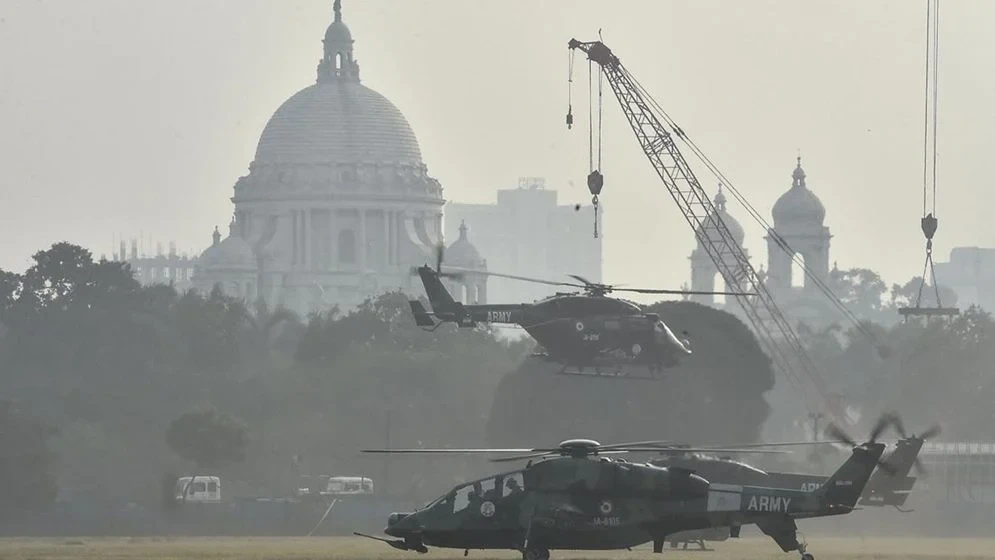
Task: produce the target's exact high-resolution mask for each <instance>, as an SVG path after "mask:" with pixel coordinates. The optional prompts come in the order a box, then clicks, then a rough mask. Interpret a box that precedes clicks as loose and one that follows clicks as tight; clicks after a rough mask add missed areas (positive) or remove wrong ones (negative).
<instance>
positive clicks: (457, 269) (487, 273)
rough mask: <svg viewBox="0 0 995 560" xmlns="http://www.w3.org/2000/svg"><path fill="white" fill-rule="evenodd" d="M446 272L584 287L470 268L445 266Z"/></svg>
mask: <svg viewBox="0 0 995 560" xmlns="http://www.w3.org/2000/svg"><path fill="white" fill-rule="evenodd" d="M446 270H451V271H454V272H457V273H473V274H479V275H481V276H494V277H495V278H508V279H510V280H521V281H523V282H534V283H536V284H546V285H547V286H569V287H571V288H585V287H586V286H584V285H581V284H574V283H572V282H555V281H553V280H543V279H541V278H530V277H528V276H518V275H517V274H505V273H503V272H490V271H488V270H473V269H470V268H462V267H458V266H447V267H446Z"/></svg>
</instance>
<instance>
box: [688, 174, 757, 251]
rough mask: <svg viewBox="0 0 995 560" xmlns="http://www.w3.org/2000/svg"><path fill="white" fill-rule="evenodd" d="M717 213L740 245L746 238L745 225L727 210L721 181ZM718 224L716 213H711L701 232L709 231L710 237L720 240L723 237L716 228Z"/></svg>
mask: <svg viewBox="0 0 995 560" xmlns="http://www.w3.org/2000/svg"><path fill="white" fill-rule="evenodd" d="M715 213H716V214H718V216H719V220H721V221H722V223H723V224H725V226H726V229H728V230H729V233H730V234H732V238H733V239H735V240H736V243H739V244H740V245H742V244H743V241H744V240H745V239H746V231H745V230H743V226H742V225H740V223H739V220H737V219H736V218H733V217H732V215H730V214H729V212H728V211H727V210H726V195H725V193H723V192H722V184H721V183H719V192H718V193H716V195H715ZM716 227H717V225H716V222H715V215H714V214H713V215H710V216H708V217H707V218H705V221H704V222H703V223H702V224H701V228H700V229H699V232H703V231H707V232H708V233H707V234H706V235H708V237H709V238H710V239H712V240H714V241H715V242H719V241H720V240H721V238H720V237H719V234H718V232H717V231H714V230H715V229H716ZM699 244H700V242H699Z"/></svg>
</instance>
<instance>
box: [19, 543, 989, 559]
mask: <svg viewBox="0 0 995 560" xmlns="http://www.w3.org/2000/svg"><path fill="white" fill-rule="evenodd" d="M712 545H713V547H714V549H715V551H714V552H692V551H683V550H671V549H669V548H667V549H665V550H664V553H663V555H661V556H657V555H654V554H652V552H651V551H650V549H649V548H639V549H635V550H633V551H631V552H629V551H625V550H622V551H613V552H565V551H564V552H558V551H554V552H553V559H554V560H556V559H560V558H563V559H572V560H579V559H591V560H597V559H602V558H612V559H616V558H618V559H632V560H660V559H667V558H679V559H682V560H690V559H702V560H727V559H728V560H732V559H736V560H760V559H767V558H771V559H781V558H783V559H785V560H795V559H797V558H798V555H797V553H790V554H786V553H782V552H781V550H780V549H779V548H777V545H775V544H774V543H773V541H771V540H770V539H765V538H744V539H738V540H733V541H727V542H720V543H712ZM809 551H810V552H812V553H813V554H814V555H815V557H816V559H817V560H827V559H843V560H864V559H866V560H871V559H874V560H879V559H882V560H883V559H887V558H914V559H917V560H925V559H931V558H935V559H940V558H957V559H968V558H978V559H980V558H992V559H995V539H918V538H909V539H890V538H889V539H845V538H817V539H811V540H810V541H809ZM462 557H463V551H461V550H443V549H433V550H432V551H431V552H429V554H427V555H424V556H422V555H419V554H416V553H403V552H400V551H395V550H393V549H391V548H389V547H387V546H386V545H382V544H379V543H375V542H371V541H366V540H363V539H359V538H346V537H343V538H244V539H236V538H131V539H127V538H82V539H79V538H70V539H29V538H24V539H17V538H15V539H0V559H16V560H63V559H64V560H69V559H72V560H77V559H85V560H97V559H100V560H104V559H106V560H122V559H143V560H144V559H149V560H174V559H175V560H180V559H182V560H235V559H247V560H254V559H288V560H303V559H309V560H310V559H313V560H375V559H380V558H383V559H387V560H392V559H401V558H411V559H414V558H423V559H424V560H433V559H454V560H455V559H458V558H462ZM470 558H471V559H473V558H476V559H477V560H484V559H488V558H497V559H507V560H514V559H516V558H521V556H520V555H519V554H517V553H515V552H512V551H508V552H504V551H502V552H494V551H472V550H471V551H470Z"/></svg>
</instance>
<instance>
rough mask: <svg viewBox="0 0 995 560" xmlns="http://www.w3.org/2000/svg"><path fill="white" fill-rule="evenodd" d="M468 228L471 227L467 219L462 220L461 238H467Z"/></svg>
mask: <svg viewBox="0 0 995 560" xmlns="http://www.w3.org/2000/svg"><path fill="white" fill-rule="evenodd" d="M468 229H470V228H468V227H467V225H466V220H460V224H459V238H460V239H462V240H463V241H466V240H467V239H466V232H467V230H468Z"/></svg>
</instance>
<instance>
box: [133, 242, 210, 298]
mask: <svg viewBox="0 0 995 560" xmlns="http://www.w3.org/2000/svg"><path fill="white" fill-rule="evenodd" d="M113 258H114V260H117V261H120V262H127V263H128V264H130V265H131V271H132V273H133V274H134V276H135V279H136V280H138V282H139V283H141V284H142V285H143V286H149V285H152V284H172V285H173V287H175V288H176V290H177V291H179V292H185V291H186V290H189V289H190V288H192V287H193V283H192V280H193V275H194V270H195V267H196V266H197V259H195V258H192V257H190V256H188V255H186V254H182V255H181V254H179V253H177V252H176V245H175V244H174V243H170V244H169V252H168V253H165V252H163V250H162V244H161V243H160V244H158V245H157V247H156V252H155V254H154V255H149V254H145V253H144V251H143V252H139V250H138V240H132V241H131V250H130V252H129V251H128V250H127V246H126V245H125V242H124V241H121V243H120V246H119V247H118V249H117V250H116V251H115V252H114V255H113Z"/></svg>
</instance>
